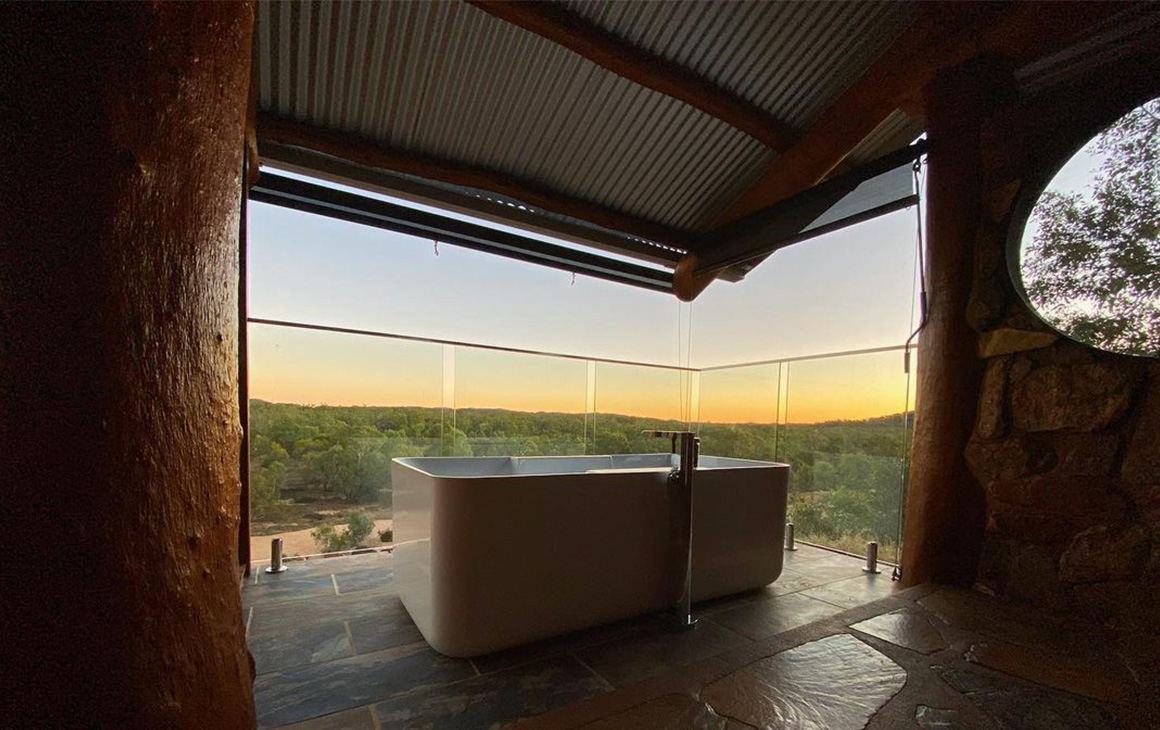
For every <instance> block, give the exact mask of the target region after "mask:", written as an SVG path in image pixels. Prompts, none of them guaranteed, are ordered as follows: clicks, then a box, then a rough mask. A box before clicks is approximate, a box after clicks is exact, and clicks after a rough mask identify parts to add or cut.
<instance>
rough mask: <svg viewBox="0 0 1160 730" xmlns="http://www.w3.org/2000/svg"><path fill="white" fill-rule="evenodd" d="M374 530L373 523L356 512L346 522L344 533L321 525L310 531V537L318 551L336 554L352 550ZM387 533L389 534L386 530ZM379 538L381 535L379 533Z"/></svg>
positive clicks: (330, 526)
mask: <svg viewBox="0 0 1160 730" xmlns="http://www.w3.org/2000/svg"><path fill="white" fill-rule="evenodd" d="M374 529H375V523H374V521H373V520H371V518H370V517H367V516H366V515H365V514H363V513H362V512H356V513H355V514H353V515H351V516H350V519H348V520H347V521H346V532H343V533H339V532H338V531H337V530H335V529H334V526H333V525H323V526H322V527H319V528H318V529H315V530H311V531H310V537H311V539H313V540H314V544H315V545H317V546H318V549H319V551H321V552H324V553H337V552H342V551H343V550H353V549H354V548H356V547H358V546H359V544H360V543H362V541H363V540H366V539H367V537H369V536H370V534H371V531H372V530H374ZM387 532H390V531H389V530H387ZM380 537H381V533H380Z"/></svg>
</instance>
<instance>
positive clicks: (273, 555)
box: [266, 537, 286, 573]
mask: <svg viewBox="0 0 1160 730" xmlns="http://www.w3.org/2000/svg"><path fill="white" fill-rule="evenodd" d="M266 572H267V573H285V572H286V566H285V565H283V564H282V538H280V537H276V538H274V539H273V540H271V541H270V564H269V565H267V566H266Z"/></svg>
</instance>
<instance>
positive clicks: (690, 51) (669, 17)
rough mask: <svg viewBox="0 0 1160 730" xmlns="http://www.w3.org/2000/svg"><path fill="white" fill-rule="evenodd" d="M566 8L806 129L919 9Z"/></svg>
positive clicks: (598, 0)
mask: <svg viewBox="0 0 1160 730" xmlns="http://www.w3.org/2000/svg"><path fill="white" fill-rule="evenodd" d="M566 5H567V6H568V8H569V9H571V10H572V11H574V12H576V13H578V14H579V15H582V16H583V17H585V18H587V19H588V20H590V21H593V22H595V23H597V24H598V25H600V26H601V27H603V28H605V29H606V30H609V31H610V32H612V33H614V34H616V35H618V36H620V37H622V38H625V39H627V40H629V41H631V42H632V43H633V44H635V45H637V46H641V47H644V48H647V49H648V50H650V51H652V52H653V53H655V54H657V55H659V56H661V57H662V58H665V59H667V60H669V61H673V62H674V63H677V64H680V65H681V66H684V67H686V68H689V69H691V70H693V71H695V72H697V73H698V74H700V75H701V76H703V77H705V78H707V79H710V80H711V81H713V82H714V83H716V84H717V85H718V86H721V87H723V88H726V89H729V90H730V91H732V92H733V93H734V94H736V95H738V96H740V97H741V98H743V99H745V100H746V101H749V102H751V103H753V104H756V105H757V106H758V107H760V108H762V109H764V110H766V111H768V112H769V113H770V114H772V115H773V116H774V117H775V118H777V119H779V120H781V121H782V122H784V123H786V124H788V125H790V126H791V127H795V128H797V129H799V130H801V129H805V128H806V127H808V126H809V125H810V124H812V123H813V122H814V121H816V120H817V118H818V116H819V115H820V114H821V113H822V112H824V111H825V109H826V107H828V106H829V104H830V102H832V101H833V100H834V99H835V98H837V96H838V95H839V94H841V92H843V91H845V89H846V88H847V87H849V86H850V84H852V83H853V82H854V80H855V79H857V77H858V76H859V75H860V74H861V73H862V72H863V71H865V69H866V67H867V66H868V65H869V64H870V63H871V62H873V61H874V59H876V58H878V56H879V55H881V54H882V52H883V51H885V50H886V48H887V47H889V46H890V44H891V43H892V42H893V40H894V38H895V37H896V36H897V35H898V33H899V32H900V31H901V30H902V29H903V28H904V27H906V25H907V23H909V22H910V20H912V19H913V18H914V15H915V13H917V11H918V6H917V4H916V3H907V2H846V3H842V2H721V1H720V0H684V1H682V2H639V1H638V0H567V2H566Z"/></svg>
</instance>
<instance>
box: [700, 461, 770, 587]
mask: <svg viewBox="0 0 1160 730" xmlns="http://www.w3.org/2000/svg"><path fill="white" fill-rule="evenodd" d="M694 484H695V486H694V490H695V491H694V493H693V599H694V600H697V601H701V600H705V599H708V598H716V597H718V596H726V595H730V594H733V593H739V592H741V591H746V590H751V589H754V588H760V587H762V586H766V585H769V584H770V583H772V582H774V581H775V580H777V578H778V576H780V575H781V569H782V559H783V558H784V551H783V546H784V543H783V541H784V536H785V512H786V499H787V493H788V487H789V467H787V466H784V465H776V466H773V465H771V466H769V467H762V468H746V469H729V468H722V469H704V470H698V471H697V475H696V479H695V481H694Z"/></svg>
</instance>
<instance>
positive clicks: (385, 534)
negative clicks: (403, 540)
mask: <svg viewBox="0 0 1160 730" xmlns="http://www.w3.org/2000/svg"><path fill="white" fill-rule="evenodd" d="M393 539H395V534H394V532H393V531H391V530H379V540H381V541H383V542H390V541H391V540H393Z"/></svg>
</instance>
